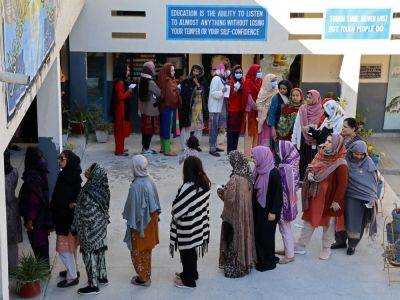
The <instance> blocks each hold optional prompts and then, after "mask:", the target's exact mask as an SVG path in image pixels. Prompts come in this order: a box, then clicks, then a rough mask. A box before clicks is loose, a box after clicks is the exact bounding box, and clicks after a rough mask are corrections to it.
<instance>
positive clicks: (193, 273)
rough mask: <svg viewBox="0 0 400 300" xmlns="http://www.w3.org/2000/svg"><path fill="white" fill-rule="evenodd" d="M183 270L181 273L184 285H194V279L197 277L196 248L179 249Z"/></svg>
mask: <svg viewBox="0 0 400 300" xmlns="http://www.w3.org/2000/svg"><path fill="white" fill-rule="evenodd" d="M179 253H180V255H181V262H182V267H183V271H182V273H181V276H180V277H181V280H182V283H183V284H184V285H186V286H190V287H195V286H196V280H197V279H198V278H199V273H197V253H196V249H195V248H193V249H189V250H179Z"/></svg>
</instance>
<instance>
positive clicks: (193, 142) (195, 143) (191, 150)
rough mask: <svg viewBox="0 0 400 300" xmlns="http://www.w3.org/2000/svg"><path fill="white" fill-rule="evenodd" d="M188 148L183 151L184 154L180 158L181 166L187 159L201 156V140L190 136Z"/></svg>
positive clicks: (187, 143)
mask: <svg viewBox="0 0 400 300" xmlns="http://www.w3.org/2000/svg"><path fill="white" fill-rule="evenodd" d="M186 146H187V147H186V148H185V150H183V154H182V155H181V156H180V157H179V164H180V165H181V164H182V163H183V162H184V161H185V159H186V158H188V157H189V156H196V157H198V156H199V146H200V144H199V140H198V139H197V137H195V136H194V135H192V136H190V138H189V139H188V140H187V142H186Z"/></svg>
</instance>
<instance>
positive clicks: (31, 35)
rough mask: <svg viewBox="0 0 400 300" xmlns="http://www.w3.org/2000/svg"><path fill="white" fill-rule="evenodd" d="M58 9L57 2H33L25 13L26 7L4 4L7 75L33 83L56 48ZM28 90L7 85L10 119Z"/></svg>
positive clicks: (22, 86) (28, 5)
mask: <svg viewBox="0 0 400 300" xmlns="http://www.w3.org/2000/svg"><path fill="white" fill-rule="evenodd" d="M24 3H25V2H24ZM24 5H25V4H24ZM56 5H57V3H56V1H55V0H49V1H41V0H33V1H28V2H27V4H26V5H25V6H26V7H25V9H22V8H21V7H22V4H20V5H17V4H15V3H14V2H13V1H5V2H4V6H5V9H4V12H5V16H4V21H3V30H4V57H5V69H6V71H7V72H11V73H21V74H25V75H29V76H30V78H31V81H33V80H34V78H35V77H36V74H37V73H38V71H39V70H40V68H41V67H42V65H43V62H44V61H45V59H46V57H47V56H48V54H49V53H50V51H51V49H52V48H53V45H54V36H55V31H54V24H55V16H56V9H57V7H56ZM27 88H28V87H27V86H25V85H18V84H6V98H7V116H8V119H10V118H11V117H12V115H13V114H14V112H15V110H16V108H17V106H18V104H19V103H20V101H21V99H22V97H23V96H24V94H25V92H26V90H27Z"/></svg>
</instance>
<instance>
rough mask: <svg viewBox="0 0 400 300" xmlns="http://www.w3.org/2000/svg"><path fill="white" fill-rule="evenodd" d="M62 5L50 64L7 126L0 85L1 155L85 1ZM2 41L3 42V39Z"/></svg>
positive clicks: (1, 64) (72, 1)
mask: <svg viewBox="0 0 400 300" xmlns="http://www.w3.org/2000/svg"><path fill="white" fill-rule="evenodd" d="M58 3H60V7H59V9H58V17H57V23H56V33H55V47H54V50H53V52H52V53H51V54H50V58H49V60H48V63H47V64H45V66H44V67H43V69H42V71H41V73H40V74H38V78H37V80H36V82H35V83H33V85H32V87H31V89H30V91H29V93H27V94H26V95H25V97H24V99H23V100H22V101H21V103H22V105H21V106H20V108H19V109H18V111H16V113H15V115H14V118H13V119H12V120H11V121H10V123H8V124H7V111H6V106H5V105H4V102H5V100H4V99H5V93H4V84H3V83H0V99H1V101H0V102H1V105H0V132H1V139H0V153H2V151H1V150H3V149H5V147H7V145H8V143H9V141H10V140H11V138H12V136H13V135H14V133H15V131H16V129H17V128H18V126H19V124H20V123H21V120H22V119H23V117H24V116H25V114H26V112H27V110H28V108H29V106H30V105H31V103H32V101H33V99H34V98H35V96H36V94H37V91H38V90H39V88H40V86H41V84H42V82H43V81H44V78H45V77H46V75H47V73H48V71H49V69H50V66H51V65H52V63H53V61H54V60H55V59H56V58H57V56H58V54H59V51H60V49H61V47H62V45H63V44H64V42H65V40H66V39H67V37H68V35H69V33H70V32H71V29H72V26H73V25H74V23H75V21H76V19H77V18H78V16H79V13H80V12H81V10H82V7H83V6H84V3H85V0H68V1H58ZM0 27H1V28H0V36H1V37H2V35H3V29H2V28H3V27H2V26H0ZM1 40H3V39H2V38H1ZM2 53H3V51H0V56H1V55H2ZM0 59H1V60H0V61H1V62H0V70H4V65H3V61H4V60H3V58H2V57H0Z"/></svg>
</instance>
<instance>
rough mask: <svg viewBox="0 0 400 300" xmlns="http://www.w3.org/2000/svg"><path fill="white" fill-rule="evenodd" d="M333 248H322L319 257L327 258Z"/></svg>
mask: <svg viewBox="0 0 400 300" xmlns="http://www.w3.org/2000/svg"><path fill="white" fill-rule="evenodd" d="M331 253H332V252H331V248H322V250H321V252H320V254H319V259H322V260H327V259H328V258H329V257H330V256H331Z"/></svg>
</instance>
